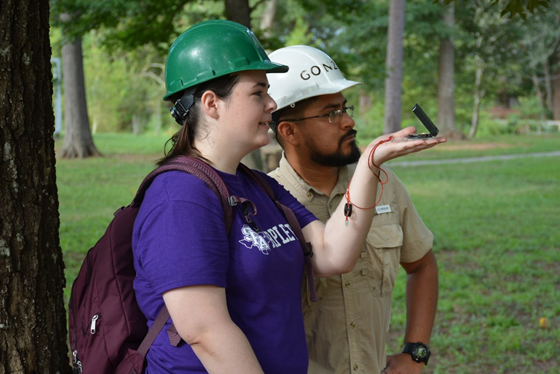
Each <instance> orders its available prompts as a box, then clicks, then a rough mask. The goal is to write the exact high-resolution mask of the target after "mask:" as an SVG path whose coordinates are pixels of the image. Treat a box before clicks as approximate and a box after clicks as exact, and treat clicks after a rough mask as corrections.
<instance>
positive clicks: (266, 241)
mask: <svg viewBox="0 0 560 374" xmlns="http://www.w3.org/2000/svg"><path fill="white" fill-rule="evenodd" d="M241 233H242V234H243V239H241V240H240V241H239V243H241V244H243V245H244V246H245V247H247V248H249V249H251V248H253V247H256V248H257V249H258V250H259V251H261V253H262V254H264V255H268V254H270V250H271V249H273V248H278V247H280V246H282V245H284V244H286V243H289V242H293V241H295V240H297V239H296V236H295V234H294V232H293V231H292V228H291V227H290V225H289V224H287V223H285V224H282V223H281V224H279V225H276V226H274V227H272V228H270V229H268V230H266V231H260V232H256V231H254V230H253V229H252V228H251V227H250V226H249V225H243V227H242V228H241Z"/></svg>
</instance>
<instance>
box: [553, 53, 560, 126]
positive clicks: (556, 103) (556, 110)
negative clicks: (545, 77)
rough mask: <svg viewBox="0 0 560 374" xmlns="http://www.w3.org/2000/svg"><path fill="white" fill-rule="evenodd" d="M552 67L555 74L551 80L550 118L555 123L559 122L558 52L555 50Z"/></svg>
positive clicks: (559, 62)
mask: <svg viewBox="0 0 560 374" xmlns="http://www.w3.org/2000/svg"><path fill="white" fill-rule="evenodd" d="M554 66H555V70H554V71H555V73H554V78H553V85H554V99H553V105H552V108H553V110H552V116H553V117H552V118H553V119H554V120H555V121H560V50H557V51H556V52H555V53H554Z"/></svg>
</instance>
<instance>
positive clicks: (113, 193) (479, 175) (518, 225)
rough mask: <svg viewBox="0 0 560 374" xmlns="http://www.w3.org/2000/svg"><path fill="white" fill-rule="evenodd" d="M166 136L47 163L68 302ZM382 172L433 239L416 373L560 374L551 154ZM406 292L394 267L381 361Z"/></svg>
mask: <svg viewBox="0 0 560 374" xmlns="http://www.w3.org/2000/svg"><path fill="white" fill-rule="evenodd" d="M165 139H166V136H159V137H151V136H147V135H143V136H137V137H134V136H132V135H125V134H100V135H96V136H95V142H96V145H97V146H98V148H99V149H100V150H101V152H103V153H104V154H105V157H104V158H94V159H86V160H71V161H69V160H58V161H57V180H58V189H59V200H60V220H61V228H60V236H61V246H62V249H63V252H64V256H65V262H66V266H67V268H66V274H67V290H66V296H67V297H68V295H69V287H70V285H71V283H72V281H73V279H74V278H75V276H76V274H77V271H78V269H79V266H80V263H81V261H82V259H83V256H84V255H85V252H86V251H87V250H88V249H89V248H90V247H91V246H92V245H93V244H94V243H95V242H96V240H97V239H98V238H99V237H100V236H101V235H102V234H103V232H104V230H105V228H106V226H107V224H108V223H109V222H110V220H111V218H112V214H113V212H114V211H115V210H116V209H117V208H119V207H120V206H123V205H126V204H128V203H129V202H130V201H131V199H132V197H133V195H134V193H135V191H136V188H137V187H138V185H139V184H140V182H141V181H142V179H143V177H144V176H145V175H146V174H147V173H148V172H149V171H150V170H151V169H152V168H153V165H154V160H156V159H157V158H159V157H161V155H162V149H163V143H164V142H165ZM362 143H363V142H362ZM557 150H560V135H556V134H548V135H546V136H536V135H531V136H501V137H493V138H484V139H481V140H475V141H468V142H450V143H449V144H445V145H441V146H438V147H437V148H436V149H433V150H429V151H427V152H424V154H418V155H410V156H407V157H406V158H404V159H402V160H407V161H408V160H414V159H416V160H419V159H420V160H424V159H426V160H427V159H430V160H434V159H446V158H457V157H478V156H489V155H503V154H523V153H534V152H547V151H557ZM392 169H393V170H394V171H395V172H396V173H397V175H398V176H399V177H400V179H401V180H402V181H403V183H404V184H405V186H407V189H408V191H409V192H410V195H411V197H412V199H413V201H414V203H415V205H416V207H417V209H418V211H419V212H420V215H421V216H422V218H423V220H424V221H425V222H426V224H427V225H428V227H429V228H430V229H431V230H432V231H433V232H434V235H435V243H434V251H435V253H436V256H437V258H438V264H439V269H440V298H439V304H438V315H437V317H436V323H435V327H434V333H433V336H432V341H431V343H430V346H431V347H432V351H433V356H432V358H431V359H430V364H429V365H428V366H427V367H426V369H425V370H424V373H438V374H439V373H457V374H458V373H534V374H537V373H538V374H540V373H560V364H558V358H557V354H556V351H557V349H556V347H557V346H558V342H560V302H559V301H558V300H560V230H558V227H560V188H559V187H560V157H529V158H516V159H512V160H497V161H484V162H476V163H468V164H441V165H425V166H407V167H405V166H393V167H392ZM404 286H405V274H404V272H403V271H402V270H401V271H400V273H399V279H398V280H397V286H396V288H395V293H394V297H393V317H392V323H391V333H390V341H389V347H388V352H389V353H395V352H397V351H399V350H400V349H401V346H402V339H403V335H404V326H405V322H406V316H405V306H404V291H405V289H404ZM542 317H544V318H547V321H548V324H549V326H550V327H549V328H547V329H545V328H541V327H540V326H539V319H540V318H542Z"/></svg>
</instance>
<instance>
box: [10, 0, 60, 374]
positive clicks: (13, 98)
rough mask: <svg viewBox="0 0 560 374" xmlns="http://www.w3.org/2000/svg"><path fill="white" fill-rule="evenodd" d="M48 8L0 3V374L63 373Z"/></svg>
mask: <svg viewBox="0 0 560 374" xmlns="http://www.w3.org/2000/svg"><path fill="white" fill-rule="evenodd" d="M50 57H51V48H50V40H49V1H48V0H18V1H3V2H1V3H0V66H1V68H0V82H2V84H0V175H2V177H1V178H0V374H5V373H9V374H13V373H64V374H66V373H71V368H70V365H69V360H68V348H67V343H66V341H67V330H66V311H65V308H64V301H63V289H64V285H65V278H64V263H63V260H62V251H61V249H60V243H59V236H58V229H59V218H58V193H57V188H56V174H55V152H54V140H53V132H54V114H53V109H52V94H53V89H52V72H51V64H50Z"/></svg>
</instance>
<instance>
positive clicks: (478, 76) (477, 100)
mask: <svg viewBox="0 0 560 374" xmlns="http://www.w3.org/2000/svg"><path fill="white" fill-rule="evenodd" d="M480 60H481V58H480V57H479V56H477V57H476V61H477V67H476V73H475V83H474V105H473V115H472V119H471V129H470V130H469V136H468V137H469V139H471V138H474V136H475V135H476V132H477V131H478V119H479V115H480V104H481V103H482V98H484V95H485V93H486V90H484V89H482V87H481V86H482V75H483V73H484V67H483V66H482V63H481V61H480Z"/></svg>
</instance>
